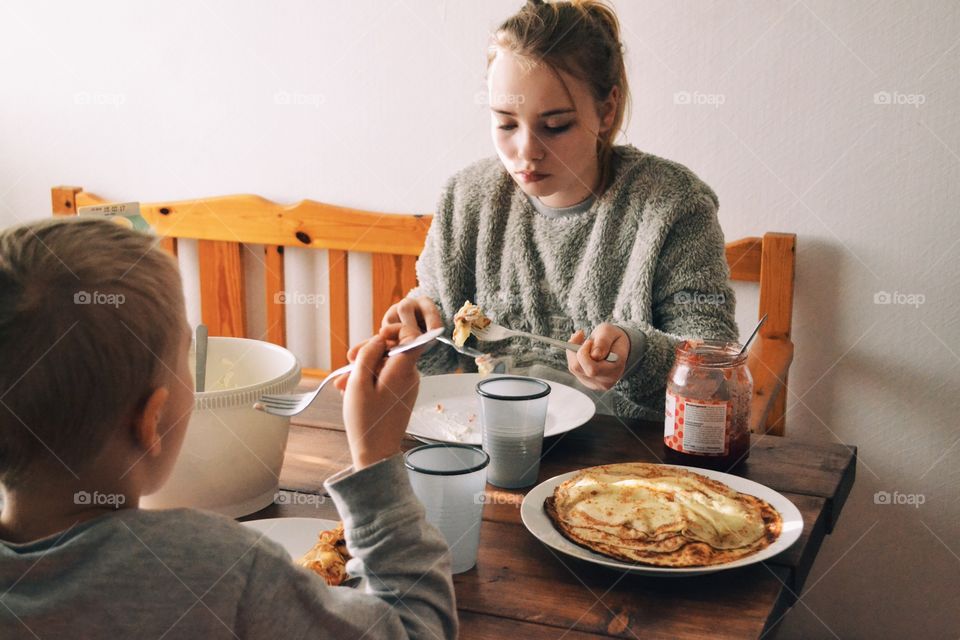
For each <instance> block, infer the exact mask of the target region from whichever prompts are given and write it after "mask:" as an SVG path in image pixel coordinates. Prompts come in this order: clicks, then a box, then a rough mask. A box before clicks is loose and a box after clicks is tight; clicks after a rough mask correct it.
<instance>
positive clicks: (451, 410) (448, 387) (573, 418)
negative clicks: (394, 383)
mask: <svg viewBox="0 0 960 640" xmlns="http://www.w3.org/2000/svg"><path fill="white" fill-rule="evenodd" d="M491 377H497V376H481V375H480V374H479V373H450V374H446V375H441V376H426V377H424V378H423V379H422V380H421V381H420V395H419V396H418V397H417V403H416V405H414V407H413V415H411V416H410V424H409V426H408V427H407V433H409V434H410V435H412V436H414V437H415V438H419V439H421V440H429V441H431V442H460V443H463V444H471V445H479V444H481V442H482V436H481V434H480V430H481V427H480V402H479V401H478V399H477V383H478V382H480V381H481V380H484V379H486V378H491ZM544 382H546V383H547V384H549V385H550V389H551V390H550V401H549V402H548V404H547V422H546V425H545V426H544V436H546V437H550V436H555V435H557V434H560V433H565V432H567V431H570V430H572V429H576V428H577V427H579V426H581V425H583V424H585V423H586V422H587V421H588V420H590V418H592V417H593V415H594V414H595V413H596V412H597V408H596V406H595V405H594V404H593V400H591V399H590V398H589V397H588V396H587V395H586V394H584V393H581V392H580V391H577V390H576V389H574V388H573V387H568V386H567V385H565V384H560V383H559V382H553V381H552V380H544ZM438 405H439V406H440V408H441V409H442V411H438V410H437V406H438Z"/></svg>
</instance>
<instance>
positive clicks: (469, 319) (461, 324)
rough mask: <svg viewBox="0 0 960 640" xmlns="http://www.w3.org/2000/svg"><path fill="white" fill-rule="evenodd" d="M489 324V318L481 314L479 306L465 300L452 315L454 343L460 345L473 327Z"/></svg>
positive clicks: (482, 326)
mask: <svg viewBox="0 0 960 640" xmlns="http://www.w3.org/2000/svg"><path fill="white" fill-rule="evenodd" d="M489 324H490V318H488V317H487V316H485V315H483V312H482V311H481V310H480V307H478V306H477V305H475V304H473V303H472V302H470V301H469V300H467V301H466V302H464V303H463V306H462V307H460V310H459V311H457V313H456V314H454V316H453V342H454V344H456V345H457V346H458V347H462V346H463V345H464V343H465V342H466V341H467V338H469V337H470V333H471V332H472V331H473V329H474V328H478V329H482V328H484V327H486V326H487V325H489Z"/></svg>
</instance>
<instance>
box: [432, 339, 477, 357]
mask: <svg viewBox="0 0 960 640" xmlns="http://www.w3.org/2000/svg"><path fill="white" fill-rule="evenodd" d="M437 342H442V343H443V344H445V345H447V346H448V347H453V350H454V351H457V352H459V353H462V354H463V355H465V356H469V357H471V358H479V357H480V356H485V355H487V354H485V353H484V352H483V351H480V350H479V349H474V348H473V347H468V346H466V345H464V346H462V347H458V346H457V343H456V342H454V341H453V340H451V339H450V338H448V337H447V336H437Z"/></svg>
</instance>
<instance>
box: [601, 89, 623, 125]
mask: <svg viewBox="0 0 960 640" xmlns="http://www.w3.org/2000/svg"><path fill="white" fill-rule="evenodd" d="M619 104H620V87H614V88H613V89H610V94H609V95H608V96H607V97H606V99H604V101H603V102H601V103H600V133H606V132H607V131H608V130H609V129H610V127H612V126H613V119H614V117H616V115H617V106H618V105H619Z"/></svg>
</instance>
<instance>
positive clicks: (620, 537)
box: [544, 463, 782, 567]
mask: <svg viewBox="0 0 960 640" xmlns="http://www.w3.org/2000/svg"><path fill="white" fill-rule="evenodd" d="M544 509H545V510H546V513H547V515H548V516H549V517H550V519H551V520H552V521H553V523H554V526H556V528H557V529H558V530H559V531H560V532H561V533H562V534H563V535H564V536H565V537H566V538H567V539H569V540H571V541H572V542H574V543H576V544H578V545H580V546H582V547H585V548H587V549H590V550H591V551H595V552H597V553H601V554H603V555H607V556H610V557H612V558H615V559H617V560H622V561H626V562H638V563H642V564H650V565H657V566H669V567H694V566H705V565H711V564H720V563H724V562H729V561H731V560H735V559H738V558H742V557H745V556H748V555H750V554H752V553H756V552H757V551H759V550H760V549H763V548H765V547H767V546H769V544H770V543H771V542H773V541H774V540H776V539H777V537H778V536H779V535H780V529H781V526H782V518H781V517H780V514H779V513H778V512H777V511H776V509H774V508H773V507H771V506H770V505H769V504H767V503H766V502H765V501H763V500H761V499H759V498H755V497H753V496H750V495H746V494H743V493H739V492H737V491H734V490H733V489H731V488H730V487H728V486H727V485H725V484H723V483H722V482H718V481H716V480H712V479H710V478H707V477H706V476H703V475H700V474H698V473H693V472H691V471H687V470H686V469H680V468H677V467H671V466H667V465H655V464H645V463H624V464H613V465H603V466H599V467H591V468H589V469H584V470H582V471H580V472H579V473H577V474H576V475H575V476H573V477H571V478H569V479H568V480H566V481H564V482H562V483H560V484H559V485H558V486H557V487H556V488H555V489H554V493H553V495H552V496H551V497H549V498H547V500H546V501H545V503H544Z"/></svg>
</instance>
